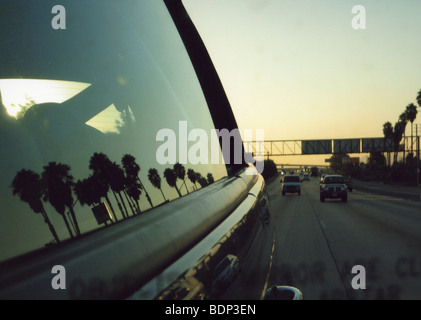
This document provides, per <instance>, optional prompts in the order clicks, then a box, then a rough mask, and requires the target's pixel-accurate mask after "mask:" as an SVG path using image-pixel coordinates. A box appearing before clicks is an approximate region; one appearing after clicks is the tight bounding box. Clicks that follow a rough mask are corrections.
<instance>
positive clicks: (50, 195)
mask: <svg viewBox="0 0 421 320" xmlns="http://www.w3.org/2000/svg"><path fill="white" fill-rule="evenodd" d="M41 177H42V181H43V183H44V186H45V190H44V200H45V201H49V202H50V203H51V205H52V206H53V207H54V209H56V211H57V212H58V213H59V214H60V215H61V216H62V218H63V220H64V223H65V225H66V227H67V229H68V231H69V234H70V236H71V237H73V232H72V230H71V228H70V224H69V222H68V221H67V217H66V214H65V213H66V208H68V209H69V212H70V216H71V218H70V221H71V223H72V225H73V227H74V228H75V231H76V235H77V236H79V235H80V229H79V224H78V222H77V219H76V215H75V213H74V211H73V196H72V187H73V177H72V176H71V175H70V167H69V166H68V165H67V164H62V163H56V162H50V163H49V164H48V165H47V166H44V171H43V172H42V175H41Z"/></svg>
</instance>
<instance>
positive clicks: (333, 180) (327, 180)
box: [324, 177, 344, 184]
mask: <svg viewBox="0 0 421 320" xmlns="http://www.w3.org/2000/svg"><path fill="white" fill-rule="evenodd" d="M324 182H325V183H326V184H331V183H344V179H343V178H342V177H326V178H325V180H324Z"/></svg>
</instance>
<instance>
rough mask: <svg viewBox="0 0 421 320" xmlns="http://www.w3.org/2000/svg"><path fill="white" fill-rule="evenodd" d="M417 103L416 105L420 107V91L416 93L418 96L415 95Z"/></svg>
mask: <svg viewBox="0 0 421 320" xmlns="http://www.w3.org/2000/svg"><path fill="white" fill-rule="evenodd" d="M416 99H417V103H418V105H419V106H420V107H421V90H420V91H418V94H417V98H416Z"/></svg>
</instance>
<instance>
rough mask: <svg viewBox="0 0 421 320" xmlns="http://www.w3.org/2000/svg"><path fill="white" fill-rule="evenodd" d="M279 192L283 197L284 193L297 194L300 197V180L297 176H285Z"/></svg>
mask: <svg viewBox="0 0 421 320" xmlns="http://www.w3.org/2000/svg"><path fill="white" fill-rule="evenodd" d="M281 192H282V195H283V196H284V195H285V194H286V193H297V194H298V195H301V180H300V177H299V176H294V175H287V176H284V177H283V178H282V179H281Z"/></svg>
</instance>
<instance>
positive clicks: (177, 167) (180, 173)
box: [173, 162, 190, 193]
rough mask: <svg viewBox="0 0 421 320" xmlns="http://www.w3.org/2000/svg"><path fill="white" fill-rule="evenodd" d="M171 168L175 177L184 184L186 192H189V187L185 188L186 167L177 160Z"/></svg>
mask: <svg viewBox="0 0 421 320" xmlns="http://www.w3.org/2000/svg"><path fill="white" fill-rule="evenodd" d="M173 170H174V173H175V175H176V176H177V178H178V179H180V180H181V181H182V185H183V184H184V187H185V188H186V191H187V193H190V192H189V189H187V185H186V179H187V178H186V168H184V166H183V165H182V164H180V163H178V162H177V163H176V164H174V167H173ZM180 189H181V188H180Z"/></svg>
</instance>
